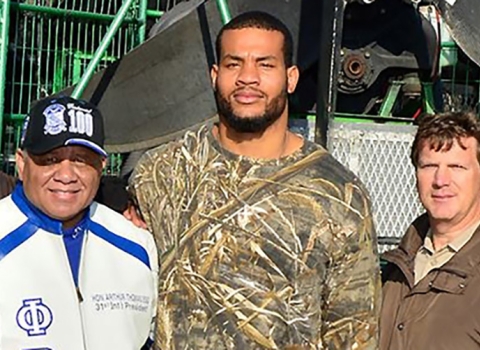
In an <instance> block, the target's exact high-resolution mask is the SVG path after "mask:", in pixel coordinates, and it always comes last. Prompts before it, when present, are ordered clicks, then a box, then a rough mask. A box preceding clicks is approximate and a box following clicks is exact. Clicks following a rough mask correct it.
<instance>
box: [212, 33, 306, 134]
mask: <svg viewBox="0 0 480 350" xmlns="http://www.w3.org/2000/svg"><path fill="white" fill-rule="evenodd" d="M283 45H284V38H283V35H282V33H280V32H278V31H269V30H263V29H257V28H245V29H236V30H226V31H225V32H224V33H223V37H222V41H221V57H219V64H218V66H214V67H213V68H212V72H211V75H212V84H213V87H214V89H215V97H216V100H217V106H218V112H219V115H220V116H221V117H222V118H223V119H224V121H225V122H226V123H227V125H228V126H229V127H230V128H232V129H233V130H235V131H236V132H239V133H259V132H263V131H264V130H265V129H266V128H268V127H269V126H270V125H271V124H273V123H274V122H275V121H277V120H278V119H279V118H280V117H282V116H284V117H285V118H287V113H288V111H287V94H288V93H291V92H293V91H294V90H295V87H296V84H297V81H298V69H297V67H295V66H292V67H290V68H288V69H287V67H286V66H285V61H284V55H283Z"/></svg>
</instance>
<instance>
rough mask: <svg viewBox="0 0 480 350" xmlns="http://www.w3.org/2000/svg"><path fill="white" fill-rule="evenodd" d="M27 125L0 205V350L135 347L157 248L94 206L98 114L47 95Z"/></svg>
mask: <svg viewBox="0 0 480 350" xmlns="http://www.w3.org/2000/svg"><path fill="white" fill-rule="evenodd" d="M27 118H28V119H27V120H28V121H27V124H26V129H25V134H24V139H23V143H22V149H19V150H18V151H17V154H16V161H17V168H18V174H19V178H20V180H21V183H19V184H18V185H17V186H16V188H15V189H14V191H13V193H12V195H10V196H8V197H6V198H4V199H3V200H1V201H0V222H1V223H2V225H1V227H0V281H1V283H0V325H1V326H0V348H2V349H69V350H70V349H72V350H76V349H78V350H83V349H93V350H96V349H98V350H104V349H115V350H118V349H125V350H126V349H129V350H130V349H140V348H141V347H142V346H144V345H145V344H147V343H148V342H151V340H149V338H150V336H151V330H152V326H153V317H154V314H155V311H156V295H157V294H156V289H157V274H158V268H157V255H156V248H155V243H154V241H153V239H152V237H151V235H150V234H149V233H148V232H147V231H144V230H141V229H139V228H137V227H135V226H134V225H133V224H132V223H131V222H130V221H128V220H127V219H125V218H124V217H123V216H122V215H121V214H118V213H116V212H114V211H113V210H111V209H108V208H107V207H105V206H103V205H100V204H98V203H96V202H93V203H92V201H93V198H94V196H95V193H96V192H97V189H98V186H99V183H100V175H101V173H102V169H103V167H104V166H105V161H106V153H105V151H104V150H103V140H104V134H103V121H102V117H101V115H100V112H99V111H98V110H97V109H96V107H95V106H93V105H91V104H89V103H86V102H83V101H79V100H76V99H73V98H69V97H62V98H55V97H54V98H47V99H44V100H42V101H40V102H38V103H37V104H36V105H35V106H34V107H33V109H32V110H31V111H30V113H29V116H28V117H27Z"/></svg>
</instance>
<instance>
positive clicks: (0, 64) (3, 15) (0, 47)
mask: <svg viewBox="0 0 480 350" xmlns="http://www.w3.org/2000/svg"><path fill="white" fill-rule="evenodd" d="M0 6H1V9H0V21H1V22H0V145H2V144H3V111H4V106H5V104H4V103H5V83H6V79H5V76H6V70H7V52H8V44H9V43H8V32H9V27H10V21H9V19H10V17H9V15H10V1H9V0H2V1H1V2H0ZM2 157H3V153H2Z"/></svg>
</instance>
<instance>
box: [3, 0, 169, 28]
mask: <svg viewBox="0 0 480 350" xmlns="http://www.w3.org/2000/svg"><path fill="white" fill-rule="evenodd" d="M141 1H142V2H143V1H144V0H141ZM10 7H11V9H12V10H15V11H19V12H33V13H41V14H45V15H50V16H52V17H69V18H76V19H86V20H90V21H96V22H112V21H113V20H114V19H115V15H106V14H102V13H95V12H87V11H77V10H67V9H61V8H55V7H48V6H40V5H30V4H25V3H19V2H10ZM163 13H164V12H163V11H156V10H146V11H145V14H146V17H152V18H159V17H161V16H162V15H163ZM124 23H129V24H130V23H134V24H136V23H142V22H140V21H139V19H137V18H126V19H125V20H124ZM142 24H143V23H142Z"/></svg>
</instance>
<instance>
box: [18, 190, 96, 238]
mask: <svg viewBox="0 0 480 350" xmlns="http://www.w3.org/2000/svg"><path fill="white" fill-rule="evenodd" d="M12 200H13V202H14V203H15V204H16V205H17V207H18V208H19V209H20V211H21V212H22V213H23V214H24V215H25V216H26V217H27V218H28V220H29V221H30V222H31V223H32V224H34V225H35V226H37V227H39V228H41V229H43V230H45V231H48V232H50V233H54V234H57V235H62V234H63V233H64V230H63V228H62V222H61V221H59V220H55V219H52V218H51V217H49V216H47V215H45V214H44V213H43V212H42V211H40V210H39V209H38V208H37V207H35V206H34V205H33V204H32V203H31V202H30V201H29V200H28V198H27V196H26V195H25V191H24V190H23V184H22V183H21V182H19V183H17V185H16V186H15V189H14V190H13V192H12ZM89 222H90V208H88V209H87V210H86V212H85V216H84V218H83V219H82V220H80V222H79V223H78V225H77V226H76V227H75V228H77V227H79V226H82V227H84V228H87V227H88V223H89ZM75 228H73V229H75Z"/></svg>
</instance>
